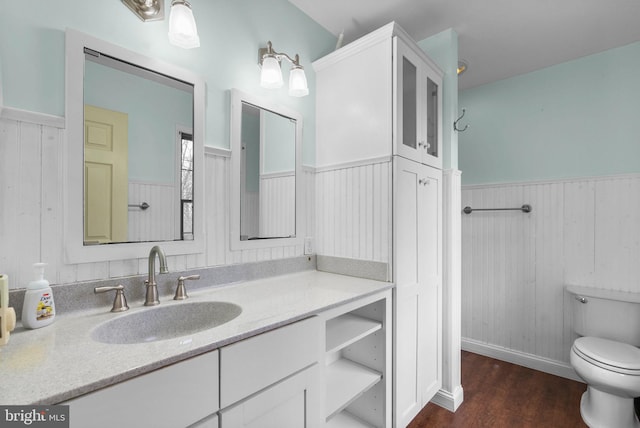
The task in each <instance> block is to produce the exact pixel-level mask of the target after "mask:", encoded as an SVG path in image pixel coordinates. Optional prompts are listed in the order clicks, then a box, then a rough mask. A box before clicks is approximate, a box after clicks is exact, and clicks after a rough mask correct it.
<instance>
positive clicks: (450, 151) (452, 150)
mask: <svg viewBox="0 0 640 428" xmlns="http://www.w3.org/2000/svg"><path fill="white" fill-rule="evenodd" d="M418 46H420V48H421V49H422V50H423V51H425V53H426V54H427V55H428V56H429V58H431V59H432V60H433V61H435V62H436V64H438V66H439V67H440V68H441V69H442V71H443V72H444V76H443V79H442V85H443V91H442V93H443V100H442V168H443V169H458V133H457V132H454V131H453V121H454V120H456V118H457V117H458V72H457V70H458V34H457V33H456V32H455V31H454V30H453V29H448V30H445V31H442V32H440V33H438V34H435V35H433V36H431V37H429V38H426V39H424V40H422V41H420V42H418Z"/></svg>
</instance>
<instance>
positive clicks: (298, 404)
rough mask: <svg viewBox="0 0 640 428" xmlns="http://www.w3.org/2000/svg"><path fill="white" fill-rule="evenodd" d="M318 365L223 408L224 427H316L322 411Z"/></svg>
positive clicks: (221, 416)
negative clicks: (227, 407) (320, 409)
mask: <svg viewBox="0 0 640 428" xmlns="http://www.w3.org/2000/svg"><path fill="white" fill-rule="evenodd" d="M318 370H319V368H318V365H317V364H316V365H314V366H312V367H309V368H308V369H305V370H303V371H302V372H300V373H298V374H296V375H294V376H291V377H290V378H287V379H285V380H284V381H282V382H280V383H278V384H276V385H274V386H272V387H270V388H268V389H266V390H264V391H262V392H260V393H259V394H256V395H254V396H252V397H251V398H248V399H247V400H244V401H242V402H240V403H239V404H237V405H235V406H233V407H231V408H229V409H225V410H222V411H221V412H220V421H221V428H301V427H305V428H315V427H319V426H320V424H321V422H322V417H321V412H320V411H319V408H320V406H319V378H318V376H319V374H318Z"/></svg>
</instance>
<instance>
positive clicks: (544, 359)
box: [461, 175, 640, 378]
mask: <svg viewBox="0 0 640 428" xmlns="http://www.w3.org/2000/svg"><path fill="white" fill-rule="evenodd" d="M523 204H530V205H531V206H532V207H533V210H532V212H531V213H528V214H525V213H522V212H519V211H502V212H498V211H493V212H473V213H472V214H461V215H462V337H463V349H468V350H472V351H474V352H480V353H485V354H487V355H491V356H496V357H498V358H502V359H506V360H512V361H513V362H517V363H519V364H522V365H525V366H530V367H533V368H536V369H539V370H544V371H548V372H550V373H554V374H558V375H561V376H565V377H570V378H575V375H574V373H573V370H572V369H571V368H570V364H569V352H570V349H571V344H572V342H573V340H574V339H575V335H574V333H573V332H572V326H571V317H570V312H569V296H568V295H567V294H566V292H565V291H564V286H565V285H566V284H580V285H586V286H591V287H600V288H606V289H612V290H621V291H634V292H640V280H639V279H638V278H640V175H625V176H614V177H593V178H580V179H572V180H559V181H547V182H535V183H518V184H505V185H487V186H464V187H463V190H462V206H463V207H464V206H471V207H472V208H493V207H519V206H521V205H523Z"/></svg>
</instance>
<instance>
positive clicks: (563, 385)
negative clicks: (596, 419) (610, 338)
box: [408, 351, 587, 428]
mask: <svg viewBox="0 0 640 428" xmlns="http://www.w3.org/2000/svg"><path fill="white" fill-rule="evenodd" d="M461 369H462V373H461V375H462V388H463V389H464V401H463V403H462V404H461V405H460V407H459V408H458V410H457V411H456V412H455V413H452V412H449V411H448V410H446V409H443V408H442V407H439V406H437V405H435V404H432V403H429V404H428V405H427V406H426V407H425V408H424V409H422V411H421V412H420V413H419V414H418V415H417V416H416V417H415V418H414V420H413V421H412V422H411V423H410V424H409V426H408V428H424V427H437V428H441V427H442V428H470V427H491V428H503V427H504V428H527V427H531V428H556V427H557V428H572V427H580V428H584V427H586V425H585V424H584V422H583V421H582V418H581V417H580V397H581V396H582V393H583V392H584V391H585V390H586V389H587V386H586V385H585V384H583V383H580V382H575V381H572V380H569V379H565V378H561V377H558V376H553V375H550V374H547V373H543V372H539V371H537V370H532V369H528V368H526V367H521V366H518V365H515V364H510V363H506V362H504V361H500V360H495V359H493V358H488V357H485V356H482V355H478V354H473V353H470V352H464V351H463V352H462V368H461Z"/></svg>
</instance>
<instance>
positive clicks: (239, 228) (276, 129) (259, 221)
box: [231, 89, 303, 248]
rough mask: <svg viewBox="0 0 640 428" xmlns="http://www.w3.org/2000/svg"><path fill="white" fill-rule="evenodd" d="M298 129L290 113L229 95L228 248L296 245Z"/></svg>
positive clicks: (239, 95)
mask: <svg viewBox="0 0 640 428" xmlns="http://www.w3.org/2000/svg"><path fill="white" fill-rule="evenodd" d="M302 125H303V124H302V116H301V115H300V114H299V113H298V112H296V111H294V110H291V109H289V108H286V107H283V106H279V105H276V104H274V103H271V102H269V101H267V100H264V99H260V98H258V97H255V96H252V95H249V94H246V93H243V92H241V91H239V90H236V89H233V90H232V91H231V148H232V167H233V168H232V169H233V171H232V177H233V179H232V187H233V188H232V201H231V204H232V210H231V211H232V212H231V245H232V248H253V247H266V246H279V245H295V244H297V243H299V242H300V241H301V240H300V238H301V236H300V235H301V233H302V224H301V222H302V215H301V214H302V212H301V211H302V205H303V204H302V203H301V199H302V196H301V192H302V187H303V183H302V177H301V176H300V170H301V168H300V159H301V153H300V151H301V138H302Z"/></svg>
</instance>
